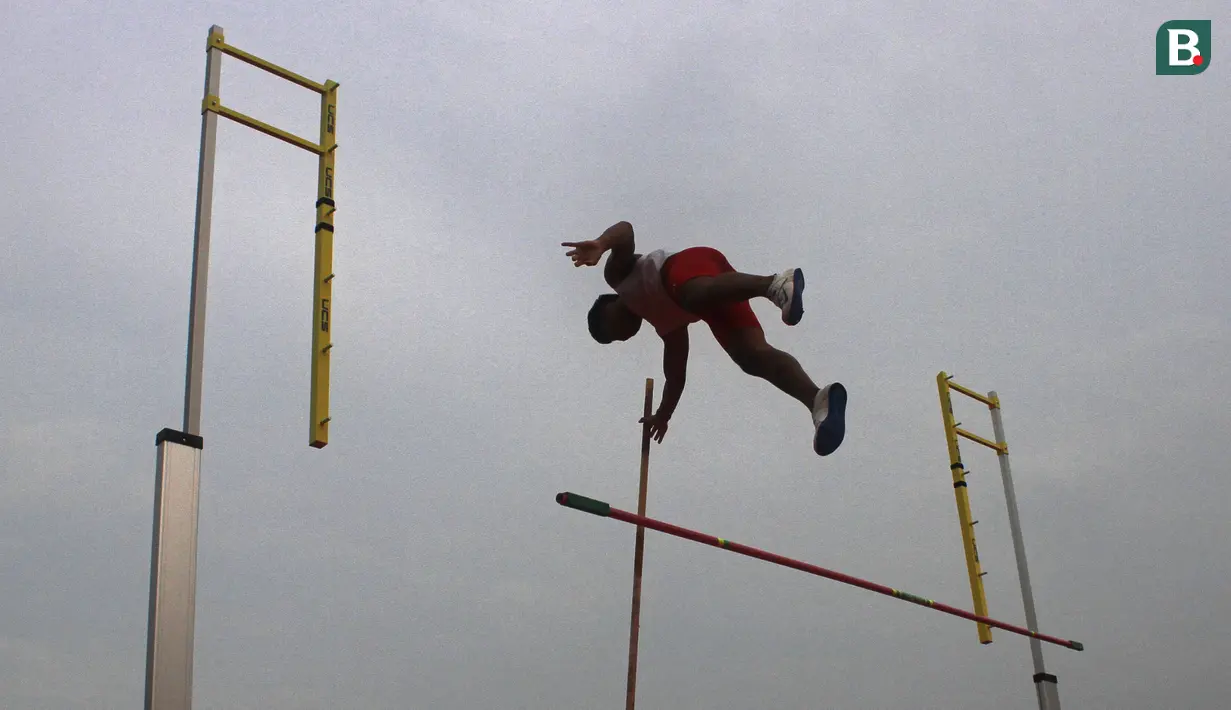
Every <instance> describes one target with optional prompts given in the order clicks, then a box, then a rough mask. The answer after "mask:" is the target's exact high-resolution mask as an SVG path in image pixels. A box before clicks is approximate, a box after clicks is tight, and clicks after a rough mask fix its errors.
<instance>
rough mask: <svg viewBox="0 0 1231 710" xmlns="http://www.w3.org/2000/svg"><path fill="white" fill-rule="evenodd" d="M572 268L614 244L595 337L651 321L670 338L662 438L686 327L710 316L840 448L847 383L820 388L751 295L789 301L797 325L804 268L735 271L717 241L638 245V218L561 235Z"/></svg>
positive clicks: (683, 366) (658, 421) (816, 438)
mask: <svg viewBox="0 0 1231 710" xmlns="http://www.w3.org/2000/svg"><path fill="white" fill-rule="evenodd" d="M561 246H565V247H569V248H570V251H568V252H566V253H565V256H568V257H570V258H572V260H573V265H574V266H596V265H597V264H598V262H599V260H600V259H601V258H602V257H603V254H605V253H607V252H611V254H610V256H608V257H607V264H606V266H604V267H603V276H604V277H605V278H606V280H607V284H608V285H610V286H611V288H613V289H615V293H604V294H602V295H600V296H599V297H598V298H597V299H595V301H594V305H593V306H592V307H591V308H590V312H589V315H588V320H589V325H590V335H591V336H593V338H594V339H595V340H596V341H598V342H599V343H603V344H606V343H610V342H612V341H615V340H620V341H624V340H628V339H629V338H631V337H633V336H634V335H636V334H637V331H639V330H640V329H641V322H642V321H643V320H644V321H648V322H649V323H650V325H651V326H653V328H654V330H655V331H656V332H657V333H658V335H659V337H661V338H662V340H663V375H664V376H665V379H666V383H665V385H664V387H663V395H662V401H661V402H660V403H659V406H658V410H657V411H656V412H655V413H654V414H653V415H652V416H650V417H648V419H643V420H642V421H643V422H648V423H649V425H650V434H651V435H652V436H653V437H654V439H655V440H657V441H658V442H659V443H662V440H663V436H665V435H666V433H667V423H668V422H669V421H670V420H671V415H672V413H674V412H675V407H676V405H677V404H679V401H680V395H682V394H683V392H684V380H685V373H686V371H687V365H688V325H689V324H690V323H696V322H697V321H705V323H706V325H708V326H709V327H710V331H711V332H712V333H713V334H714V338H715V339H717V340H718V343H719V344H720V345H721V346H722V348H723V349H724V350H726V352H727V354H728V355H730V356H731V359H732V360H734V361H735V364H736V365H739V367H740V369H742V370H743V371H744V372H746V373H748V374H749V375H753V376H754V377H760V378H762V379H764V380H766V381H768V382H770V383H771V384H773V385H774V386H775V387H777V388H778V389H780V390H782V391H783V392H785V393H787V394H789V395H790V396H792V397H794V398H795V399H797V400H799V401H800V402H801V403H802V404H803V405H804V406H805V407H807V408H808V410H809V411H811V412H812V425H813V437H812V449H813V450H814V451H815V452H816V453H817V454H819V455H821V456H828V455H829V454H831V453H833V452H834V451H835V450H836V449H837V448H838V446H839V445H840V444H841V443H842V439H843V437H844V436H845V433H846V388H845V387H843V386H842V385H841V384H840V383H838V382H834V383H832V384H830V385H828V386H826V387H825V388H824V389H821V388H819V387H817V386H816V384H815V383H814V382H813V381H812V379H811V378H809V377H808V374H807V373H806V372H804V370H803V368H802V367H800V365H799V362H798V361H797V360H796V359H795V358H794V357H792V356H791V355H790V354H789V353H785V352H783V351H781V350H778V349H777V348H775V347H773V346H772V345H770V344H769V343H767V342H765V332H764V331H763V330H762V329H761V323H760V321H758V320H757V317H756V314H755V313H753V311H752V307H751V306H750V305H749V303H748V301H749V299H752V298H758V297H759V298H767V299H769V300H770V301H772V302H773V303H774V305H776V306H778V307H779V308H781V309H782V322H784V323H786V324H787V325H795V324H797V323H799V320H800V318H801V317H802V316H803V313H804V308H803V290H804V275H803V271H802V270H800V269H787V270H786V271H783V272H782V273H780V274H777V275H774V276H755V275H752V274H744V273H740V272H738V271H736V270H735V269H734V268H732V267H731V264H730V263H728V262H727V259H726V257H725V256H723V255H722V253H721V252H719V251H718V250H717V249H712V248H710V247H690V248H688V249H684V250H683V251H679V252H674V253H671V252H667V251H664V250H661V249H659V250H657V251H652V252H650V253H648V254H637V253H635V246H634V244H633V226H632V225H631V224H629V223H628V222H618V223H616V224H614V225H612V226H611V227H608V228H607V230H606V231H604V232H603V233H602V235H600V236H599V237H598V238H597V239H591V240H588V241H583V242H562V243H561Z"/></svg>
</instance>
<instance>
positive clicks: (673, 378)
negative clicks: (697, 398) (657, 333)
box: [658, 326, 688, 419]
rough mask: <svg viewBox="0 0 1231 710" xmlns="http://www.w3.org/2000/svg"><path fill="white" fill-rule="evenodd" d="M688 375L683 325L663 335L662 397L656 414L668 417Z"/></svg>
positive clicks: (686, 346) (685, 335)
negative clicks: (663, 382)
mask: <svg viewBox="0 0 1231 710" xmlns="http://www.w3.org/2000/svg"><path fill="white" fill-rule="evenodd" d="M687 375H688V327H687V326H684V327H682V328H679V329H678V330H675V331H672V332H670V333H668V334H666V335H665V336H663V376H664V378H665V379H666V384H665V385H663V399H662V402H661V403H659V405H658V416H660V417H662V418H663V419H670V418H671V415H672V414H674V413H675V408H676V406H677V405H678V404H679V403H680V395H682V394H684V383H685V382H686V380H687Z"/></svg>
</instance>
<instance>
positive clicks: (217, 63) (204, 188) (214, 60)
mask: <svg viewBox="0 0 1231 710" xmlns="http://www.w3.org/2000/svg"><path fill="white" fill-rule="evenodd" d="M209 37H210V42H209V43H208V44H207V45H206V46H207V49H206V52H205V57H206V58H205V96H203V97H202V101H204V100H207V99H208V98H209V97H211V96H217V95H218V91H219V87H220V86H221V82H222V52H221V50H219V49H218V48H217V47H216V46H215V45H214V42H213V39H214V38H215V37H217V38H218V39H219V40H221V39H222V28H221V27H219V26H218V25H214V26H213V27H210V28H209ZM217 144H218V114H217V113H215V112H213V111H207V110H204V109H202V111H201V157H200V162H199V164H198V166H197V219H196V226H195V227H194V229H193V236H192V286H191V291H190V292H189V303H188V367H187V368H185V372H184V432H185V433H187V434H194V435H197V434H200V433H201V374H202V370H203V367H204V365H203V363H204V360H205V287H206V282H207V281H208V277H209V233H210V221H211V219H210V217H211V213H212V210H213V206H214V153H215V149H216V147H217Z"/></svg>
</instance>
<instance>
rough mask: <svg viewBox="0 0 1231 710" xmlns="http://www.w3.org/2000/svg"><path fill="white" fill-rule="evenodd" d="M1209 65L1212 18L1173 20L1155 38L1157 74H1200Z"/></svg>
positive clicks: (1165, 23) (1155, 68)
mask: <svg viewBox="0 0 1231 710" xmlns="http://www.w3.org/2000/svg"><path fill="white" fill-rule="evenodd" d="M1209 65H1210V21H1209V20H1170V21H1168V22H1164V23H1163V24H1162V26H1161V27H1159V28H1158V33H1157V34H1156V35H1155V37H1154V73H1155V74H1172V75H1174V74H1200V73H1201V72H1203V71H1205V68H1206V67H1208V66H1209Z"/></svg>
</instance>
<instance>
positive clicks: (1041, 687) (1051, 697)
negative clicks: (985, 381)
mask: <svg viewBox="0 0 1231 710" xmlns="http://www.w3.org/2000/svg"><path fill="white" fill-rule="evenodd" d="M987 396H988V398H989V399H991V400H992V401H994V402H996V403H997V406H995V407H992V408H991V413H992V431H993V432H995V435H996V443H997V444H1000V445H1001V446H1002V447H1003V446H1005V437H1004V423H1003V421H1001V416H1000V407H999V402H1000V399H999V398H998V397H997V396H996V393H995V392H994V391H992V392H988V393H987ZM997 458H999V459H1000V478H1001V480H1002V481H1003V482H1004V498H1005V503H1006V505H1007V506H1008V508H1009V530H1010V531H1011V533H1012V535H1013V554H1014V555H1016V557H1017V576H1018V579H1019V580H1020V581H1021V585H1022V603H1023V604H1024V605H1025V607H1026V628H1027V629H1030V630H1031V631H1034V632H1037V631H1038V630H1039V622H1038V618H1037V617H1036V615H1035V612H1034V595H1033V594H1032V593H1031V591H1030V571H1029V570H1028V569H1026V543H1025V542H1024V541H1023V540H1022V527H1021V521H1020V520H1019V519H1018V516H1017V494H1016V493H1015V492H1014V490H1013V474H1012V472H1011V471H1010V470H1009V453H1008V451H1007V450H1002V451H1000V452H999V454H998V455H997ZM1030 655H1031V656H1032V657H1033V658H1034V686H1035V693H1036V694H1037V695H1038V700H1039V710H1060V695H1059V693H1058V692H1057V690H1056V676H1054V675H1051V674H1049V673H1048V672H1047V671H1046V670H1045V669H1044V668H1043V644H1042V643H1040V642H1039V640H1038V639H1030Z"/></svg>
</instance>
